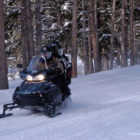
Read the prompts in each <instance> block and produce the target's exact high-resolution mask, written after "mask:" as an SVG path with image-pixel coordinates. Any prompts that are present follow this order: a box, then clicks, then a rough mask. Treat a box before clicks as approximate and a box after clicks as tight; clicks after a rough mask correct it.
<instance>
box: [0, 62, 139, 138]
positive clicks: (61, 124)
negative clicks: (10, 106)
mask: <svg viewBox="0 0 140 140" xmlns="http://www.w3.org/2000/svg"><path fill="white" fill-rule="evenodd" d="M20 83H21V80H20V79H17V80H13V81H12V80H11V81H10V82H9V84H10V89H9V90H0V111H1V109H2V104H4V103H9V102H11V96H12V93H13V92H14V90H15V88H16V86H17V85H19V84H20ZM70 88H71V90H72V102H71V103H69V104H68V106H67V107H63V108H60V112H62V115H59V116H57V117H55V118H49V117H47V116H45V115H43V114H42V113H37V114H34V113H32V112H31V111H29V110H23V109H21V110H20V109H15V110H12V112H13V116H11V117H7V118H3V119H0V140H30V139H34V140H139V139H140V125H139V124H140V66H139V65H137V66H133V67H127V68H119V69H115V70H111V71H105V72H99V73H94V74H90V75H87V76H79V77H78V78H74V79H72V84H71V85H70Z"/></svg>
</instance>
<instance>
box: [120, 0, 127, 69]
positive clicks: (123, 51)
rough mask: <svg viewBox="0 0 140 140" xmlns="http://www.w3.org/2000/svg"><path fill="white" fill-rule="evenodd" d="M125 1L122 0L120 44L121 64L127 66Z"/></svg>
mask: <svg viewBox="0 0 140 140" xmlns="http://www.w3.org/2000/svg"><path fill="white" fill-rule="evenodd" d="M126 1H127V0H122V44H121V66H122V67H124V66H127V24H126V21H125V7H126Z"/></svg>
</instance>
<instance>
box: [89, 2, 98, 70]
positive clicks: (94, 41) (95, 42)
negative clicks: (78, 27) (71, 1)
mask: <svg viewBox="0 0 140 140" xmlns="http://www.w3.org/2000/svg"><path fill="white" fill-rule="evenodd" d="M96 2H97V1H96V0H95V3H96ZM88 4H89V10H90V25H91V35H92V45H93V51H94V71H95V72H98V71H100V63H99V62H100V60H99V47H98V35H97V26H95V22H97V21H95V20H97V19H96V18H95V17H96V15H95V16H94V17H93V12H92V11H93V8H92V0H89V3H88Z"/></svg>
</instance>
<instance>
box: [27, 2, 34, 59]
mask: <svg viewBox="0 0 140 140" xmlns="http://www.w3.org/2000/svg"><path fill="white" fill-rule="evenodd" d="M25 14H26V25H27V26H26V28H27V36H28V38H27V51H28V61H30V60H31V58H32V56H34V55H35V48H34V42H33V26H32V13H31V1H30V0H25Z"/></svg>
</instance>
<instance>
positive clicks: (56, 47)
mask: <svg viewBox="0 0 140 140" xmlns="http://www.w3.org/2000/svg"><path fill="white" fill-rule="evenodd" d="M50 47H51V49H52V54H53V55H59V56H62V54H63V48H62V46H61V45H60V44H59V43H58V42H57V41H53V42H52V43H51V45H50Z"/></svg>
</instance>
